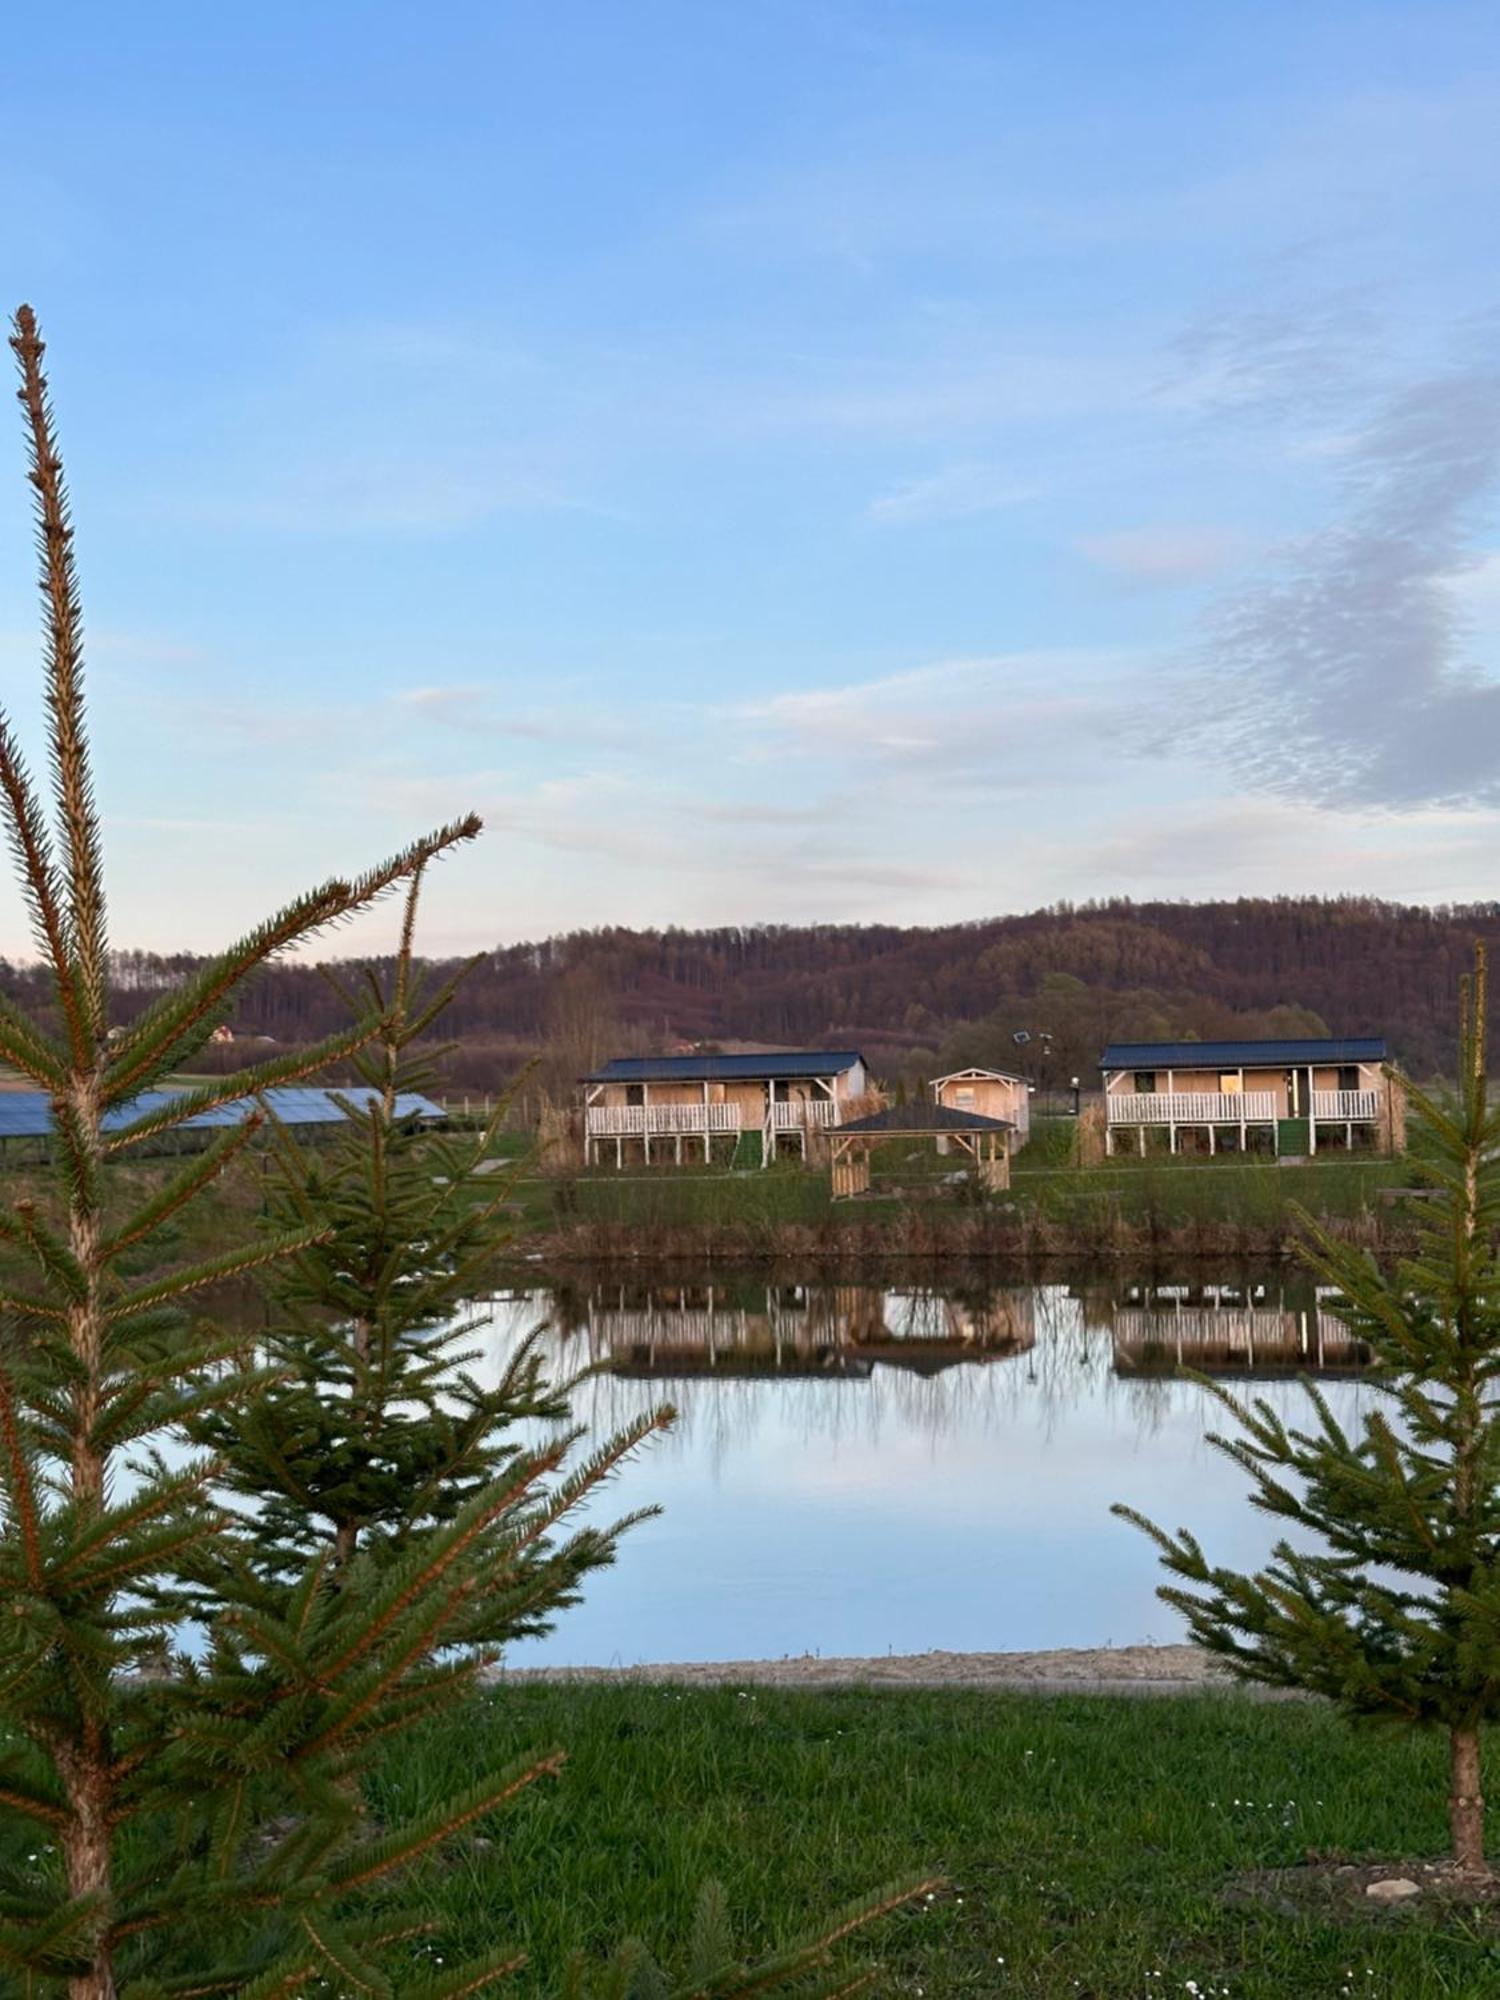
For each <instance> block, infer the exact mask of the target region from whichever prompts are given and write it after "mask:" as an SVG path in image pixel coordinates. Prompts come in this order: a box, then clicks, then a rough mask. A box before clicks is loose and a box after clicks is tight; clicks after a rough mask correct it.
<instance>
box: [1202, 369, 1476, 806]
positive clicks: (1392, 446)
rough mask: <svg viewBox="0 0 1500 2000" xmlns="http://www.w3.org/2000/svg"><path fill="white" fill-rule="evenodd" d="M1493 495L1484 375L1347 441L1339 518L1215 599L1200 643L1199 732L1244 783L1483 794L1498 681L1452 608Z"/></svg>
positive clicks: (1358, 797)
mask: <svg viewBox="0 0 1500 2000" xmlns="http://www.w3.org/2000/svg"><path fill="white" fill-rule="evenodd" d="M1497 487H1500V366H1497V365H1490V366H1475V367H1471V368H1466V369H1456V370H1453V371H1452V372H1450V373H1448V374H1445V375H1441V376H1434V377H1432V378H1430V379H1428V380H1425V381H1422V382H1418V383H1416V384H1414V385H1413V386H1411V387H1409V388H1407V389H1406V390H1405V391H1403V392H1402V393H1401V394H1399V395H1397V396H1395V397H1394V398H1392V399H1391V400H1390V401H1389V402H1388V403H1387V405H1386V406H1385V408H1384V409H1383V410H1382V411H1381V413H1380V414H1379V415H1378V417H1377V418H1376V419H1375V420H1374V421H1373V422H1372V423H1371V424H1369V426H1368V427H1367V428H1366V430H1365V431H1364V433H1363V434H1362V435H1361V436H1360V437H1359V438H1357V439H1356V440H1355V441H1354V443H1353V444H1352V445H1351V447H1350V449H1349V451H1348V452H1347V453H1346V454H1345V456H1344V460H1343V486H1342V513H1341V517H1340V518H1338V519H1336V520H1335V521H1333V522H1332V523H1331V524H1330V525H1329V526H1328V527H1326V528H1325V529H1323V530H1322V531H1320V532H1318V533H1316V534H1314V535H1311V536H1309V537H1306V538H1305V539H1303V540H1301V541H1298V542H1296V543H1294V544H1292V545H1290V546H1288V547H1287V548H1286V549H1285V550H1284V552H1283V554H1282V556H1281V558H1280V560H1279V561H1278V562H1277V563H1276V564H1275V566H1274V567H1273V568H1271V569H1270V570H1269V571H1268V572H1267V573H1266V574H1264V575H1263V576H1261V577H1259V578H1258V579H1256V580H1255V581H1254V582H1252V583H1251V584H1250V585H1248V586H1247V587H1246V588H1245V589H1243V590H1241V591H1239V592H1237V593H1235V594H1234V595H1232V596H1230V597H1229V598H1228V599H1227V600H1226V601H1225V602H1223V603H1222V604H1221V605H1220V606H1219V607H1218V608H1217V610H1216V612H1215V614H1214V615H1213V617H1212V619H1211V622H1210V625H1209V629H1208V633H1207V637H1206V641H1205V643H1204V645H1203V647H1202V649H1201V653H1200V658H1199V661H1198V668H1197V673H1196V676H1195V685H1194V690H1193V692H1194V693H1195V696H1196V704H1195V705H1196V707H1197V711H1198V713H1200V714H1206V715H1208V716H1210V717H1212V718H1214V720H1212V721H1211V722H1209V723H1207V724H1206V725H1205V727H1204V732H1203V733H1205V734H1207V735H1210V736H1213V737H1218V738H1221V739H1222V740H1224V741H1226V742H1227V745H1228V747H1229V749H1230V751H1231V753H1232V755H1233V756H1234V758H1235V761H1236V763H1237V764H1238V766H1239V768H1240V771H1241V773H1242V775H1243V776H1244V777H1245V779H1246V780H1247V781H1249V782H1250V783H1251V784H1253V785H1254V786H1256V787H1257V788H1259V789H1261V790H1264V791H1268V792H1271V793H1273V794H1276V795H1279V796H1283V797H1300V798H1315V799H1320V800H1323V801H1333V802H1338V803H1342V804H1349V805H1355V806H1370V805H1376V806H1384V807H1387V808H1397V809H1402V810H1410V809H1412V808H1415V807H1418V806H1422V805H1426V804H1431V803H1439V802H1444V801H1448V802H1458V803H1462V802H1468V801H1494V800H1500V683H1497V682H1496V680H1495V679H1494V678H1493V677H1492V675H1491V674H1489V673H1487V672H1486V671H1484V669H1483V666H1482V664H1481V662H1480V661H1479V660H1478V659H1477V658H1476V657H1475V655H1474V650H1473V648H1472V646H1471V644H1470V640H1469V633H1468V622H1469V621H1468V620H1467V619H1466V617H1465V615H1464V607H1463V604H1462V601H1461V595H1462V593H1461V586H1462V584H1463V582H1464V580H1465V578H1466V577H1482V576H1483V575H1484V574H1486V572H1485V570H1484V568H1483V563H1484V558H1483V555H1482V552H1481V551H1479V550H1478V549H1477V548H1476V546H1475V539H1474V537H1475V533H1476V528H1477V524H1478V523H1479V521H1480V520H1482V518H1483V513H1484V509H1485V508H1486V506H1487V505H1488V504H1489V503H1491V502H1492V500H1493V498H1494V495H1495V493H1496V490H1497ZM1455 586H1459V588H1457V589H1456V588H1455Z"/></svg>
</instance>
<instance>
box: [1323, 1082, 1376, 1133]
mask: <svg viewBox="0 0 1500 2000" xmlns="http://www.w3.org/2000/svg"><path fill="white" fill-rule="evenodd" d="M1312 1108H1313V1117H1314V1118H1332V1119H1336V1120H1337V1121H1338V1122H1340V1123H1341V1124H1353V1125H1369V1124H1372V1123H1373V1122H1374V1121H1375V1120H1376V1119H1377V1118H1379V1116H1380V1092H1379V1091H1378V1090H1315V1091H1314V1092H1313V1094H1312Z"/></svg>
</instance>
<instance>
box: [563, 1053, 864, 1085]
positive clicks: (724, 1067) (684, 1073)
mask: <svg viewBox="0 0 1500 2000" xmlns="http://www.w3.org/2000/svg"><path fill="white" fill-rule="evenodd" d="M863 1061H864V1057H863V1056H862V1055H861V1054H860V1053H859V1051H858V1049H804V1050H801V1051H799V1052H796V1053H793V1054H790V1055H769V1056H709V1055H704V1056H617V1057H616V1058H615V1060H614V1061H613V1062H607V1063H606V1064H605V1065H604V1067H603V1069H596V1070H594V1071H592V1072H591V1073H590V1074H589V1075H588V1076H586V1077H585V1078H584V1079H583V1081H584V1082H585V1083H759V1082H762V1081H764V1080H765V1079H766V1078H768V1077H769V1078H773V1079H775V1080H776V1081H777V1082H782V1081H786V1080H788V1079H792V1078H803V1079H806V1078H810V1077H815V1076H842V1075H843V1073H844V1071H845V1070H849V1069H853V1068H854V1066H855V1064H856V1063H862V1062H863Z"/></svg>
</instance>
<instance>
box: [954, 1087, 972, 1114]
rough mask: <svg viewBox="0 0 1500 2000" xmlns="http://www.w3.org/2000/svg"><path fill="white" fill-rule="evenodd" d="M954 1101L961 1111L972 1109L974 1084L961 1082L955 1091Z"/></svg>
mask: <svg viewBox="0 0 1500 2000" xmlns="http://www.w3.org/2000/svg"><path fill="white" fill-rule="evenodd" d="M953 1102H954V1103H955V1104H956V1105H957V1106H958V1108H959V1110H960V1111H972V1110H973V1108H974V1086H973V1085H972V1084H971V1083H965V1084H961V1085H960V1086H959V1088H958V1089H957V1090H955V1091H954V1093H953Z"/></svg>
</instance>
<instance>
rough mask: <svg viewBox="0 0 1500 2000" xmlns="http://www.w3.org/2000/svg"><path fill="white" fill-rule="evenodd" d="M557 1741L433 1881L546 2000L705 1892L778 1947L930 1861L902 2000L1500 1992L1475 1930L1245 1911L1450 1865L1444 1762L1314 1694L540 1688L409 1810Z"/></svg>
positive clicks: (396, 1768) (405, 1753)
mask: <svg viewBox="0 0 1500 2000" xmlns="http://www.w3.org/2000/svg"><path fill="white" fill-rule="evenodd" d="M554 1740H555V1741H559V1742H563V1743H566V1744H567V1745H569V1746H570V1752H571V1755H570V1760H569V1764H568V1766H567V1768H566V1770H565V1772H564V1774H563V1776H562V1778H561V1780H560V1781H559V1782H558V1783H557V1784H556V1785H555V1786H554V1787H552V1788H551V1789H550V1790H549V1791H548V1792H546V1793H537V1794H534V1795H532V1796H531V1797H529V1798H528V1799H527V1800H525V1801H524V1802H523V1804H522V1806H521V1808H520V1809H519V1810H518V1811H516V1812H514V1813H512V1814H509V1815H507V1816H506V1817H505V1818H504V1820H502V1821H499V1822H497V1823H496V1824H495V1825H494V1826H493V1827H491V1828H489V1829H487V1832H488V1835H489V1839H488V1840H487V1841H486V1842H485V1844H483V1845H476V1846H475V1847H474V1848H472V1849H471V1850H469V1851H468V1852H467V1853H466V1855H465V1856H464V1858H463V1859H462V1860H461V1861H460V1862H459V1863H458V1864H457V1865H452V1864H450V1865H446V1866H444V1867H442V1868H437V1867H434V1868H433V1869H431V1870H430V1871H429V1873H428V1875H427V1877H426V1888H427V1894H428V1896H429V1898H430V1901H431V1904H432V1906H433V1908H434V1909H435V1910H439V1911H441V1913H442V1915H443V1917H444V1920H445V1922H446V1923H452V1924H454V1925H455V1926H457V1929H458V1931H459V1932H460V1933H461V1936H462V1942H463V1943H464V1944H465V1945H466V1946H469V1947H474V1948H478V1947H479V1946H481V1945H483V1944H484V1943H486V1942H488V1941H489V1940H491V1939H492V1938H494V1937H495V1936H497V1935H503V1936H511V1935H514V1936H516V1937H517V1939H518V1940H519V1941H521V1942H523V1943H524V1944H525V1945H526V1946H527V1948H528V1949H529V1950H530V1952H531V1953H532V1955H533V1964H532V1967H531V1970H530V1971H529V1972H528V1974H527V1975H525V1977H524V1978H523V1979H522V1980H521V1981H520V1982H518V1984H517V1986H516V1988H515V1991H516V1993H517V1996H518V2000H521V1996H523V1995H525V1996H537V1995H541V1994H545V1993H548V1992H550V1991H552V1990H554V1987H555V1980H556V1976H557V1971H558V1967H559V1965H560V1963H561V1960H562V1958H563V1956H564V1954H565V1953H566V1951H567V1949H568V1947H569V1945H570V1944H572V1943H574V1942H581V1943H583V1944H585V1945H587V1946H589V1947H590V1948H591V1949H593V1950H597V1951H603V1950H605V1949H607V1948H608V1947H609V1946H610V1945H611V1944H612V1943H614V1942H616V1941H618V1939H619V1938H620V1937H621V1936H622V1935H623V1934H625V1933H628V1932H631V1933H635V1934H638V1935H640V1936H642V1937H643V1938H645V1939H646V1940H647V1941H648V1942H649V1943H650V1944H652V1945H653V1946H659V1947H661V1948H663V1949H665V1948H666V1947H667V1945H668V1944H669V1942H670V1941H671V1940H672V1939H674V1938H681V1937H683V1936H684V1935H685V1934H686V1930H687V1927H688V1924H689V1921H690V1917H691V1911H692V1905H693V1900H694V1896H695V1893H696V1890H697V1887H698V1885H699V1883H700V1882H701V1881H702V1880H703V1878H704V1877H705V1876H715V1877H717V1878H718V1879H719V1880H720V1881H722V1882H723V1884H724V1885H725V1888H726V1889H727V1891H728V1894H729V1899H730V1903H731V1906H732V1908H733V1910H734V1912H735V1915H736V1920H737V1922H738V1924H739V1925H740V1926H741V1928H742V1931H743V1933H744V1934H746V1935H747V1937H748V1938H749V1939H753V1941H754V1942H756V1943H757V1944H764V1945H769V1944H772V1943H774V1942H776V1941H777V1940H780V1939H785V1938H789V1937H791V1936H793V1935H795V1934H797V1933H798V1932H800V1931H801V1930H802V1929H804V1928H805V1927H806V1925H807V1923H808V1921H809V1919H810V1918H811V1917H815V1916H816V1915H817V1914H819V1913H821V1912H823V1911H827V1910H829V1909H832V1908H834V1907H836V1906H838V1905H839V1904H840V1903H842V1902H843V1901H845V1900H848V1899H851V1898H853V1897H854V1896H856V1895H858V1894H859V1893H860V1892H861V1891H863V1890H865V1889H867V1888H869V1887H871V1886H873V1885H875V1884H877V1883H879V1882H881V1881H882V1880H885V1879H886V1878H889V1877H892V1876H896V1875H901V1874H906V1873H911V1872H913V1871H917V1870H921V1869H925V1868H927V1867H929V1866H935V1867H937V1868H939V1869H941V1870H942V1871H943V1872H945V1873H946V1874H947V1876H948V1877H949V1879H950V1881H951V1883H952V1885H953V1887H952V1892H951V1894H949V1895H948V1896H946V1897H944V1898H942V1899H940V1900H939V1901H937V1902H935V1903H934V1904H933V1905H932V1906H931V1908H929V1909H926V1910H924V1911H921V1912H916V1913H910V1914H906V1915H903V1916H898V1917H896V1918H893V1919H890V1920H888V1921H887V1923H886V1924H885V1925H884V1926H882V1928H881V1930H880V1932H879V1933H878V1934H877V1936H876V1937H875V1938H874V1939H873V1940H872V1948H873V1955H874V1956H876V1957H878V1959H879V1960H880V1961H881V1963H882V1966H883V1971H882V1974H881V1978H880V1981H879V1983H878V1985H877V1987H876V1991H877V1992H878V1993H881V1994H884V1995H886V1996H895V1995H916V1994H919V1993H920V1994H922V1995H924V1996H925V1997H926V2000H938V1996H947V1995H953V1996H963V1995H973V1996H978V1995H985V1996H988V1995H994V1996H1007V1995H1014V1996H1018V2000H1020V1996H1029V2000H1044V1996H1045V2000H1055V1996H1069V1995H1082V1996H1094V2000H1136V1996H1141V1995H1151V1994H1179V1995H1180V1994H1183V1993H1184V1992H1192V1991H1193V1990H1194V1988H1193V1987H1191V1986H1189V1984H1188V1982H1189V1981H1196V1991H1197V1992H1198V1993H1199V1994H1201V1995H1207V1994H1215V1995H1219V1994H1224V1993H1228V1994H1231V1995H1233V1996H1235V2000H1291V1997H1292V1996H1296V2000H1323V1996H1328V2000H1332V1996H1335V1995H1339V1996H1342V1995H1346V1994H1350V1993H1354V1994H1358V1995H1372V1996H1375V1995H1378V1996H1382V2000H1428V1996H1431V2000H1437V1996H1439V1995H1441V1996H1443V2000H1455V1997H1456V1996H1475V2000H1477V1996H1479V1995H1492V1994H1494V1993H1495V1992H1496V1991H1497V1990H1500V1949H1497V1946H1496V1944H1495V1941H1494V1933H1493V1932H1490V1933H1485V1932H1483V1931H1482V1930H1481V1929H1479V1928H1477V1927H1476V1926H1474V1925H1473V1924H1471V1923H1469V1922H1468V1921H1464V1922H1457V1921H1451V1920H1450V1921H1449V1922H1447V1923H1442V1922H1438V1921H1435V1920H1433V1919H1431V1918H1427V1917H1424V1916H1422V1915H1420V1914H1419V1915H1415V1916H1414V1915H1412V1914H1410V1913H1409V1912H1408V1913H1406V1914H1404V1915H1403V1916H1401V1917H1399V1918H1395V1919H1392V1918H1389V1917H1388V1918H1385V1919H1384V1920H1382V1919H1381V1918H1379V1917H1371V1918H1370V1919H1369V1920H1368V1921H1358V1922H1357V1923H1356V1924H1355V1925H1354V1926H1353V1927H1349V1928H1338V1927H1334V1926H1332V1925H1329V1924H1325V1923H1323V1922H1320V1921H1315V1920H1312V1919H1307V1918H1303V1919H1297V1918H1289V1917H1284V1916H1278V1915H1275V1914H1272V1913H1271V1912H1270V1911H1269V1910H1267V1909H1265V1908H1263V1907H1259V1906H1254V1905H1252V1906H1249V1907H1246V1906H1243V1905H1239V1906H1236V1905H1235V1904H1234V1903H1233V1902H1226V1900H1225V1899H1224V1891H1225V1889H1226V1886H1227V1885H1228V1884H1229V1883H1230V1881H1231V1878H1232V1877H1233V1876H1234V1875H1235V1874H1236V1873H1237V1872H1239V1871H1243V1870H1248V1869H1254V1868H1263V1867H1274V1866H1281V1865H1285V1864H1289V1863H1293V1862H1295V1861H1297V1860H1299V1859H1301V1858H1302V1856H1303V1855H1304V1853H1305V1852H1306V1850H1308V1849H1309V1848H1316V1849H1321V1850H1328V1849H1333V1848H1339V1849H1347V1850H1351V1851H1355V1852H1378V1853H1383V1854H1389V1855H1403V1854H1413V1853H1416V1854H1421V1853H1434V1852H1437V1851H1439V1850H1440V1849H1441V1847H1442V1845H1443V1841H1444V1836H1445V1827H1444V1815H1443V1796H1444V1791H1445V1784H1444V1773H1443V1767H1442V1754H1441V1748H1440V1746H1438V1745H1436V1744H1433V1743H1426V1742H1418V1741H1415V1740H1413V1739H1409V1738H1396V1737H1371V1736H1369V1735H1363V1734H1360V1735H1357V1734H1355V1733H1354V1732H1353V1731H1351V1730H1350V1729H1348V1728H1347V1727H1346V1726H1345V1725H1343V1724H1341V1723H1340V1722H1338V1721H1337V1720H1336V1719H1335V1718H1333V1717H1332V1716H1331V1715H1329V1714H1328V1713H1326V1712H1325V1711H1324V1710H1323V1709H1321V1708H1319V1707H1314V1706H1312V1705H1310V1704H1309V1705H1306V1706H1303V1705H1301V1704H1294V1705H1283V1704H1266V1703H1255V1702H1250V1701H1245V1700H1242V1699H1238V1698H1235V1697H1233V1696H1228V1697H1226V1696H1222V1695H1220V1696H1204V1697H1198V1698H1191V1699H1188V1698H1183V1699H1177V1698H1172V1699H1149V1700H1147V1699H1142V1700H1133V1699H1128V1698H1127V1699H1121V1698H1108V1697H1103V1698H1101V1697H1095V1698H1092V1699H1091V1698H1070V1699H1067V1700H1051V1699H1046V1698H1038V1697H1035V1696H1027V1695H998V1694H977V1693H957V1692H954V1693H926V1692H923V1693H915V1692H913V1693H880V1694H853V1693H846V1694H809V1693H792V1692H781V1691H768V1690H764V1689H761V1690H757V1691H754V1692H749V1693H745V1694H737V1693H735V1692H734V1691H730V1690H725V1691H713V1692H692V1693H684V1692H680V1691H673V1690H667V1689H663V1688H646V1687H639V1686H637V1687H631V1688H608V1687H606V1688H599V1687H576V1688H569V1687H526V1688H514V1689H504V1690H500V1691H497V1692H496V1693H495V1694H494V1695H492V1696H490V1697H488V1698H487V1699H486V1701H485V1703H484V1705H483V1707H482V1710H481V1712H480V1713H479V1714H477V1715H476V1714H473V1713H469V1714H465V1715H463V1716H461V1717H459V1718H457V1719H453V1720H446V1721H444V1722H442V1723H440V1724H434V1725H433V1726H431V1727H430V1728H429V1729H427V1730H426V1731H425V1732H424V1733H422V1734H420V1735H419V1736H417V1737H415V1738H414V1739H413V1740H412V1741H411V1742H410V1743H408V1744H406V1745H405V1746H403V1748H402V1749H401V1751H400V1753H399V1754H398V1755H396V1756H394V1757H393V1758H392V1760H391V1762H390V1763H389V1765H388V1766H387V1769H386V1774H385V1777H384V1780H383V1783H384V1785H385V1787H386V1788H387V1789H388V1790H389V1791H391V1792H393V1793H399V1795H400V1799H401V1803H402V1806H403V1808H404V1809H409V1808H411V1807H414V1806H420V1804H421V1802H422V1801H423V1799H424V1798H425V1797H426V1796H428V1795H429V1794H431V1795H432V1796H434V1797H435V1796H436V1795H437V1793H438V1792H439V1791H440V1790H441V1789H442V1787H443V1786H445V1785H447V1784H449V1783H451V1782H452V1781H453V1780H454V1779H455V1778H463V1779H467V1778H469V1777H472V1776H474V1775H477V1772H476V1765H481V1764H482V1765H484V1766H485V1767H489V1766H492V1765H500V1764H503V1763H505V1762H506V1761H507V1760H508V1759H509V1758H511V1757H512V1756H514V1755H515V1754H516V1753H517V1752H518V1751H519V1750H521V1749H523V1748H525V1747H527V1746H530V1745H537V1744H543V1743H549V1742H552V1741H554ZM1361 1915H1362V1913H1361ZM507 1990H509V1989H507Z"/></svg>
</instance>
